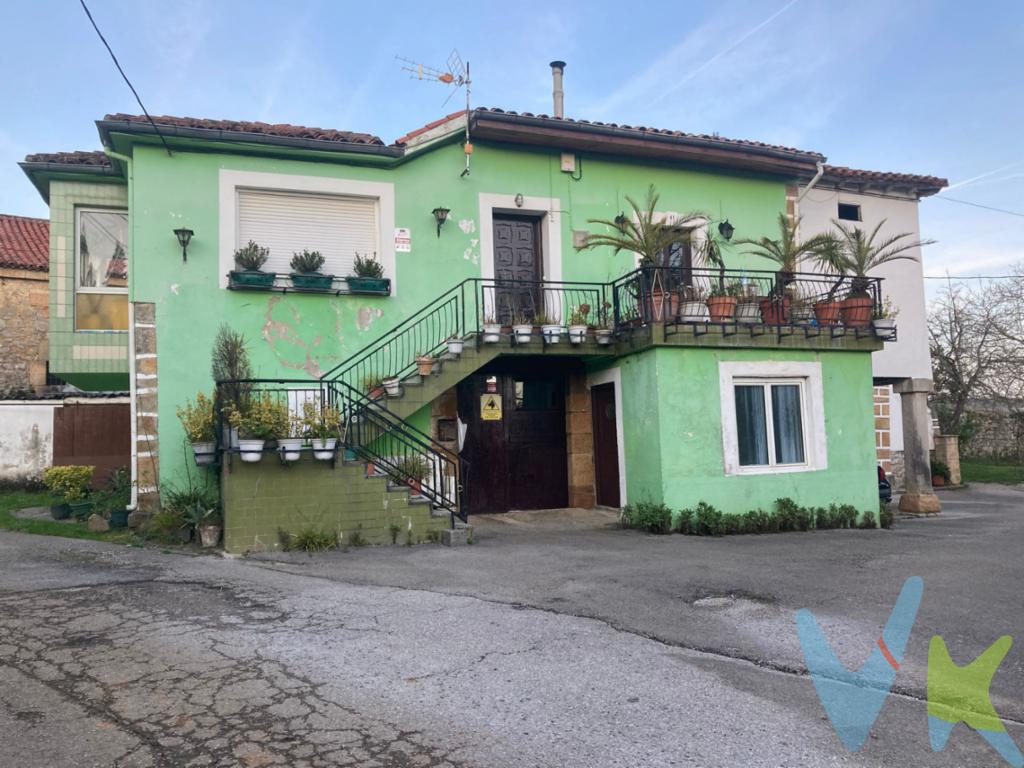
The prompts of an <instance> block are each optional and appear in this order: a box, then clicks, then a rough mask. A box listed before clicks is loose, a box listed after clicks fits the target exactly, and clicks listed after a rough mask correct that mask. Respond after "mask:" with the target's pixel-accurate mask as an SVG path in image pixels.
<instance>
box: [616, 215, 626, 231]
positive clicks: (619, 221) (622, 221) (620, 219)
mask: <svg viewBox="0 0 1024 768" xmlns="http://www.w3.org/2000/svg"><path fill="white" fill-rule="evenodd" d="M628 222H629V219H627V218H626V214H625V213H620V214H619V215H618V216H616V217H615V226H616V227H618V228H619V231H620V232H625V231H626V224H627V223H628Z"/></svg>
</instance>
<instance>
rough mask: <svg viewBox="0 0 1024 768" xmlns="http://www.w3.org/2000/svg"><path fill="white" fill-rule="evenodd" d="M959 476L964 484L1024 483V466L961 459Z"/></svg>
mask: <svg viewBox="0 0 1024 768" xmlns="http://www.w3.org/2000/svg"><path fill="white" fill-rule="evenodd" d="M960 475H961V479H962V480H963V482H965V483H1006V484H1015V483H1024V465H1022V464H996V463H991V462H985V461H965V460H963V459H961V460H960Z"/></svg>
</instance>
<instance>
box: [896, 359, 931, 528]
mask: <svg viewBox="0 0 1024 768" xmlns="http://www.w3.org/2000/svg"><path fill="white" fill-rule="evenodd" d="M895 390H896V391H897V392H898V393H899V395H900V401H901V403H902V413H903V464H904V474H905V477H904V484H905V487H906V490H905V491H904V492H903V495H902V496H900V505H899V508H900V510H901V511H903V512H917V513H935V512H939V511H941V509H942V505H941V504H940V503H939V497H938V496H936V495H935V492H934V491H933V490H932V472H931V455H930V453H929V450H928V437H929V434H930V433H931V429H932V424H931V418H930V417H929V414H928V395H929V394H930V393H931V391H932V382H931V379H903V380H902V381H900V382H899V383H898V384H896V385H895Z"/></svg>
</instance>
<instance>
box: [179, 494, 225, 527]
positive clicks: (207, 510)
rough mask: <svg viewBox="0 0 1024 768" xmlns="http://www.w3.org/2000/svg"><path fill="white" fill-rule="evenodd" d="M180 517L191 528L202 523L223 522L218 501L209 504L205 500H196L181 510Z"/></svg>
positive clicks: (217, 523) (216, 523)
mask: <svg viewBox="0 0 1024 768" xmlns="http://www.w3.org/2000/svg"><path fill="white" fill-rule="evenodd" d="M182 517H183V519H184V521H185V524H186V525H188V526H189V527H190V528H192V529H193V530H195V529H197V528H199V527H200V526H202V525H221V524H222V522H223V515H222V514H221V511H220V503H219V502H214V503H213V505H212V506H211V505H210V504H209V503H207V502H203V501H197V502H196V503H195V504H194V505H193V506H191V507H188V508H186V509H185V510H184V511H183V512H182Z"/></svg>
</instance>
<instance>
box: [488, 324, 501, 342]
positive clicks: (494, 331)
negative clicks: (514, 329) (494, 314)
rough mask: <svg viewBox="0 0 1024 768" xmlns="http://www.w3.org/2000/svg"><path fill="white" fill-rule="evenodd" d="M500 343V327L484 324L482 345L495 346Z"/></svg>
mask: <svg viewBox="0 0 1024 768" xmlns="http://www.w3.org/2000/svg"><path fill="white" fill-rule="evenodd" d="M499 341H501V326H500V325H498V324H496V323H485V324H484V344H497V343H498V342H499Z"/></svg>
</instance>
